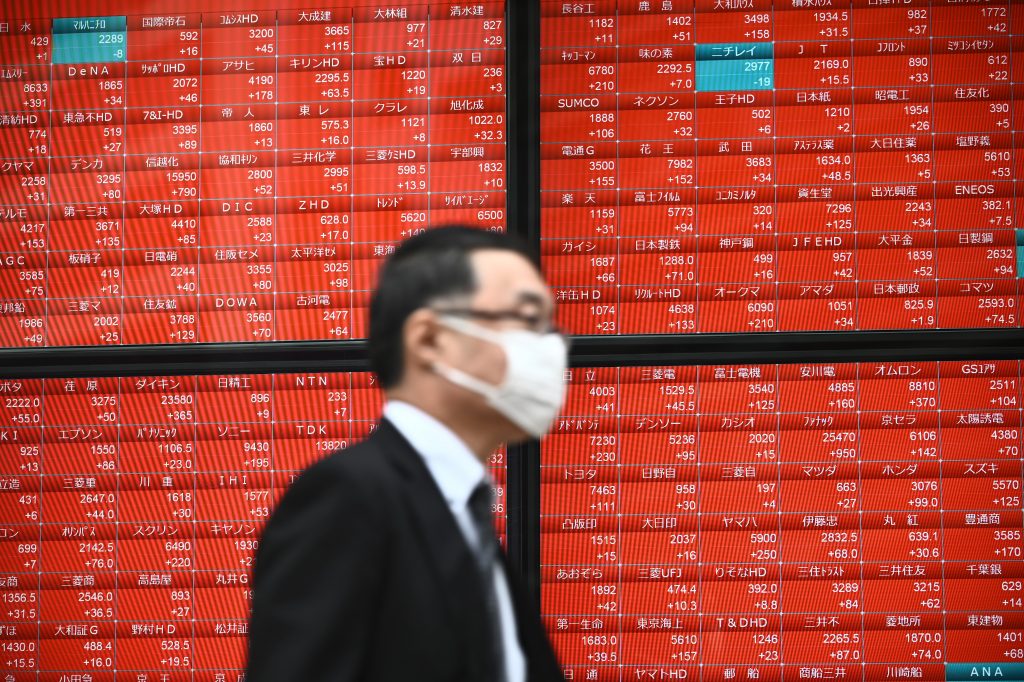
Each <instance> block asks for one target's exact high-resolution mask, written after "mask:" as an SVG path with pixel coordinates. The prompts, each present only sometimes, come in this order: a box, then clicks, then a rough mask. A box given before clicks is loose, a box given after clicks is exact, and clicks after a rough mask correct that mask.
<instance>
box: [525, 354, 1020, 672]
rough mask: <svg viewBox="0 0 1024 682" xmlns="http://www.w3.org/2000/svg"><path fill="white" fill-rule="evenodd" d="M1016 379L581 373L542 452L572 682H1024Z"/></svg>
mask: <svg viewBox="0 0 1024 682" xmlns="http://www.w3.org/2000/svg"><path fill="white" fill-rule="evenodd" d="M1021 371H1022V364H1021V362H1020V361H1019V360H1011V361H994V362H990V361H984V362H973V361H956V362H952V361H943V362H941V363H935V362H926V363H908V362H896V363H867V362H864V363H848V364H793V365H714V366H704V367H699V368H698V367H628V368H625V367H623V368H615V367H612V368H578V369H573V370H571V372H572V378H571V387H570V390H569V397H568V401H567V404H566V407H565V410H564V415H563V416H562V417H561V418H560V419H559V421H558V422H557V423H556V424H555V427H554V429H553V430H552V432H551V433H550V434H549V435H548V436H547V437H546V438H545V439H544V440H543V441H542V443H541V546H540V552H541V601H542V609H543V613H544V618H545V622H546V625H547V627H548V631H549V632H550V633H551V635H552V637H553V640H554V643H555V645H556V648H557V649H558V651H559V653H560V656H561V661H562V663H563V665H565V666H566V670H567V678H568V679H570V680H577V681H579V680H598V681H602V682H605V681H611V680H614V681H616V682H617V681H619V680H647V679H650V680H665V679H675V680H684V679H685V680H716V681H717V680H776V681H778V680H783V679H784V680H821V679H826V680H828V679H832V680H870V681H878V680H899V679H919V680H933V681H938V680H973V679H982V678H985V677H988V678H993V677H995V678H999V679H1007V680H1011V679H1012V680H1021V679H1024V646H1022V644H1024V601H1022V600H1024V587H1022V584H1024V583H1022V580H1024V559H1022V547H1024V542H1022V538H1021V534H1022V529H1021V526H1022V523H1021V521H1022V519H1021V491H1020V489H1021V474H1022V469H1021V467H1022V460H1021V402H1022V399H1024V392H1022V389H1021V376H1022V375H1021Z"/></svg>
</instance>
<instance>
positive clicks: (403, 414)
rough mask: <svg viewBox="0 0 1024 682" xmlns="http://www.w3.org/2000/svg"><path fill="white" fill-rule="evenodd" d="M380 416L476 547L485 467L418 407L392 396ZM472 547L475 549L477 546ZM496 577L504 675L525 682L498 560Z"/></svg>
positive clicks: (523, 663) (522, 658) (511, 680)
mask: <svg viewBox="0 0 1024 682" xmlns="http://www.w3.org/2000/svg"><path fill="white" fill-rule="evenodd" d="M382 416H383V417H384V418H385V419H387V420H388V421H389V422H391V423H392V424H393V425H394V427H395V428H396V429H398V432H399V433H401V434H402V436H404V437H405V439H406V440H407V441H409V443H411V444H412V446H413V448H414V449H415V450H416V452H418V453H419V454H420V456H421V457H423V461H424V462H425V463H426V465H427V469H428V470H429V471H430V475H431V476H433V478H434V481H435V482H436V483H437V487H438V488H440V489H441V494H442V495H444V498H445V500H446V501H447V502H448V507H449V508H450V509H451V510H452V514H453V515H454V516H455V521H456V522H457V523H458V524H459V528H460V529H461V530H462V534H463V536H464V537H465V538H466V543H467V544H468V545H469V546H470V547H471V548H476V547H478V546H479V543H478V540H477V532H476V527H475V526H474V525H473V519H472V517H471V516H470V512H469V507H468V506H467V503H468V502H469V496H470V495H471V494H472V492H473V490H474V489H475V488H476V487H477V485H479V484H480V482H481V481H484V480H486V481H487V483H488V484H490V483H491V481H490V477H489V476H488V475H487V470H486V469H485V468H484V465H483V464H482V463H481V462H480V460H478V459H477V458H476V456H475V455H474V454H473V453H472V452H471V451H470V450H469V447H467V445H466V444H465V443H464V442H463V441H462V439H460V438H459V437H458V436H456V435H455V433H453V432H452V430H451V429H449V428H448V427H447V426H445V425H444V424H442V423H441V422H439V421H438V420H436V419H434V418H433V417H431V416H430V415H429V414H427V413H426V412H424V411H423V410H421V409H419V408H418V407H416V406H415V405H411V404H409V403H407V402H403V401H399V400H389V401H388V402H387V403H385V405H384V411H383V415H382ZM472 551H473V553H474V554H475V553H476V550H475V549H473V550H472ZM493 580H494V589H495V593H496V596H497V601H498V617H499V620H500V622H501V640H502V642H503V643H504V648H505V675H506V679H507V680H508V682H525V680H526V658H525V656H524V655H523V650H522V648H521V647H520V645H519V637H518V636H517V634H516V620H515V612H514V611H513V608H512V595H511V594H510V592H509V587H508V581H507V579H506V577H505V573H504V569H503V568H502V564H501V562H500V561H498V562H495V564H494V575H493Z"/></svg>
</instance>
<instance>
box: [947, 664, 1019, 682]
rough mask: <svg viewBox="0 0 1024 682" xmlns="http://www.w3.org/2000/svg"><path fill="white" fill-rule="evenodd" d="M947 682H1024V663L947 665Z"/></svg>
mask: <svg viewBox="0 0 1024 682" xmlns="http://www.w3.org/2000/svg"><path fill="white" fill-rule="evenodd" d="M946 680H947V682H968V681H971V682H978V680H1001V681H1002V682H1024V663H947V664H946Z"/></svg>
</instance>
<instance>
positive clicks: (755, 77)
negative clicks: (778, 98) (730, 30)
mask: <svg viewBox="0 0 1024 682" xmlns="http://www.w3.org/2000/svg"><path fill="white" fill-rule="evenodd" d="M774 56H775V48H774V44H773V43H701V44H700V45H697V48H696V60H695V69H694V75H695V77H696V82H695V87H696V90H697V92H735V91H739V90H771V89H772V88H773V87H775V59H774Z"/></svg>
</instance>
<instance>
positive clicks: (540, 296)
mask: <svg viewBox="0 0 1024 682" xmlns="http://www.w3.org/2000/svg"><path fill="white" fill-rule="evenodd" d="M470 263H471V265H472V267H473V270H474V273H475V276H476V282H477V290H476V292H475V294H474V295H473V296H472V298H471V299H470V300H469V301H468V302H467V303H465V304H460V305H459V306H458V307H459V308H463V309H465V308H469V309H472V310H479V311H487V312H489V313H509V314H510V316H509V317H506V318H504V319H486V318H483V317H474V316H465V317H466V319H469V320H470V321H472V322H474V323H475V324H478V325H480V326H481V327H488V328H490V329H494V330H497V331H501V330H505V329H520V330H531V331H540V332H544V331H547V330H548V329H550V326H551V320H552V316H553V314H554V300H553V298H552V296H551V292H550V290H549V289H548V287H547V285H546V284H545V283H544V280H543V279H542V278H541V276H540V273H538V272H537V270H536V269H535V268H534V267H533V264H532V263H530V262H529V261H528V260H526V259H525V258H523V257H522V256H520V255H519V254H516V253H513V252H511V251H502V250H497V249H487V250H481V251H475V252H473V253H472V254H471V255H470ZM437 307H438V308H444V307H447V306H444V305H438V306H437ZM437 343H438V351H439V354H440V358H439V359H440V360H441V361H442V362H444V363H445V364H447V365H449V366H453V367H457V368H459V369H461V370H462V371H464V372H467V373H468V374H471V375H473V376H475V377H477V378H479V379H482V380H483V381H486V382H487V383H489V384H491V385H495V386H497V385H499V384H501V383H502V381H503V380H504V378H505V371H506V367H505V355H504V352H503V351H502V349H501V348H500V347H499V346H497V345H496V344H494V343H491V342H489V341H484V340H481V339H478V338H475V337H472V336H469V335H468V334H463V333H459V332H457V331H454V330H449V329H447V328H443V327H442V329H441V330H439V335H438V338H437ZM453 399H455V400H458V401H466V407H467V408H470V409H472V408H474V407H477V408H479V407H482V406H484V399H483V398H482V397H480V396H478V395H476V394H474V393H471V392H469V391H466V390H464V389H461V388H455V391H454V393H453ZM486 409H487V410H488V411H489V412H493V411H492V410H490V408H486ZM501 419H502V420H505V418H504V417H501ZM505 421H506V422H507V420H505ZM507 424H508V426H509V428H510V433H509V436H508V437H509V438H510V439H511V438H516V437H522V436H523V435H524V434H522V432H521V431H520V430H519V429H518V427H516V426H514V425H512V424H511V422H507Z"/></svg>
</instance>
